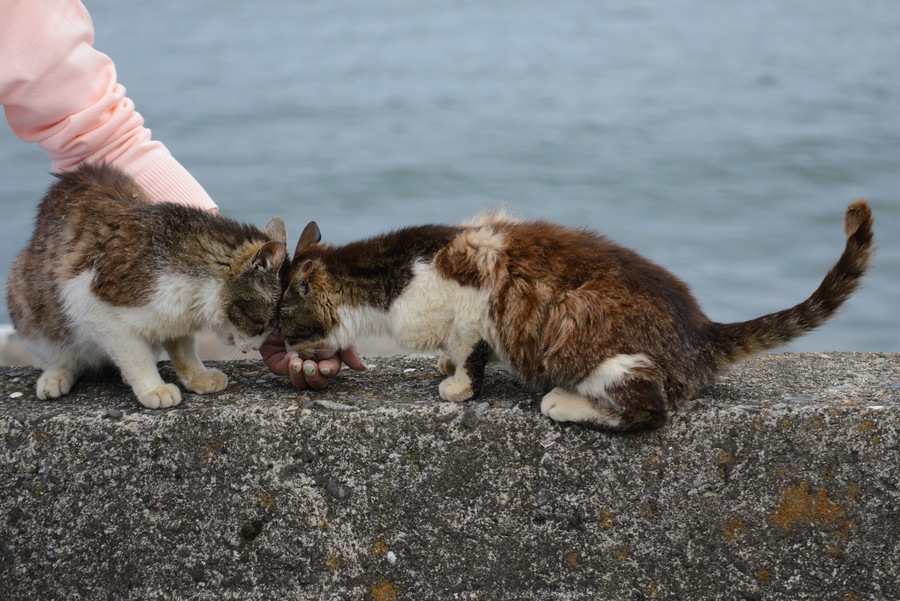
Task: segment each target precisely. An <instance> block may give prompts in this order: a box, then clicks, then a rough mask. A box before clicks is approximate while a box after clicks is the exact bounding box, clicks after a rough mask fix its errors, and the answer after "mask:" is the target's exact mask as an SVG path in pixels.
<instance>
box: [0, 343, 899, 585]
mask: <svg viewBox="0 0 900 601" xmlns="http://www.w3.org/2000/svg"><path fill="white" fill-rule="evenodd" d="M370 362H371V363H373V364H374V366H375V367H374V368H373V369H372V370H371V371H369V372H366V373H352V372H342V373H341V374H340V375H339V376H338V378H336V379H335V381H334V382H333V383H332V385H331V386H330V387H329V389H328V390H327V391H324V392H321V393H313V392H304V391H297V390H294V389H292V388H290V386H289V385H288V384H287V383H286V382H285V381H284V380H283V379H280V378H277V377H275V376H272V375H271V374H269V373H268V372H267V371H266V369H265V367H264V366H263V365H262V364H260V363H257V362H225V363H219V364H218V365H217V366H218V367H219V368H220V369H223V370H224V371H225V372H226V373H228V375H229V378H230V384H229V386H228V388H227V389H226V390H224V391H223V392H221V393H218V394H214V395H206V396H200V395H195V394H185V398H184V401H183V402H182V404H181V405H180V406H179V407H177V408H175V409H171V410H165V411H159V410H155V411H151V410H145V409H142V408H140V407H139V406H138V404H137V402H136V401H135V400H134V399H133V397H132V395H131V393H130V391H129V390H128V388H127V387H125V386H124V385H123V384H122V383H121V382H120V381H118V379H117V378H116V376H115V375H114V374H106V375H100V376H97V377H93V378H90V379H87V380H85V381H83V382H80V383H78V384H77V385H76V387H75V389H74V390H73V393H72V394H71V395H70V396H68V397H66V398H64V399H61V400H57V401H52V402H42V401H38V400H36V399H35V397H34V394H33V386H34V382H35V379H36V376H37V372H36V371H35V370H33V369H30V368H3V369H2V370H0V399H3V400H2V402H0V439H2V441H3V446H2V451H0V599H67V598H84V599H122V600H124V599H142V600H143V599H172V598H178V599H210V600H212V599H215V600H230V599H241V600H244V599H273V598H285V599H315V600H320V599H372V600H385V601H387V600H391V601H396V600H403V599H409V600H417V601H419V600H422V601H428V600H431V599H434V600H442V601H443V600H448V599H473V600H475V599H478V600H499V601H503V600H513V599H528V600H530V599H549V600H569V599H572V600H582V599H583V600H588V599H591V600H593V599H709V598H723V599H767V600H768V599H792V600H793V599H894V598H898V597H900V587H898V585H897V579H896V564H897V557H900V517H898V516H900V492H898V483H900V419H898V418H900V355H897V354H876V353H842V354H807V355H768V356H764V357H761V358H759V359H757V360H754V361H750V362H747V363H745V364H743V365H741V366H739V367H737V368H735V369H734V370H732V371H731V372H730V373H729V374H726V375H725V376H723V377H722V378H720V379H719V380H718V381H717V382H716V384H715V385H713V386H711V387H710V388H709V389H708V390H707V391H705V393H704V394H703V395H702V396H701V398H699V399H697V400H696V401H693V402H691V403H685V404H683V405H682V407H681V410H680V411H679V412H677V413H676V414H674V415H673V416H672V418H671V420H670V422H669V423H668V424H667V425H666V427H665V428H664V429H662V430H660V431H656V432H651V433H647V434H642V435H635V436H622V435H614V434H607V433H601V432H595V431H591V430H586V429H582V428H579V427H566V426H561V425H558V424H554V423H553V422H551V421H550V420H548V419H547V418H545V417H544V416H542V415H541V414H540V411H539V410H538V409H537V408H536V403H537V402H538V401H539V399H540V392H539V391H535V390H532V389H529V388H528V387H525V386H523V385H522V384H520V383H519V382H518V381H517V380H516V379H515V378H514V377H512V376H511V375H510V374H508V373H506V372H504V371H502V370H499V369H491V370H489V372H488V376H487V380H486V385H485V390H484V394H483V396H482V397H481V398H479V399H476V400H474V401H471V402H467V403H461V404H453V403H447V402H442V401H440V400H439V398H438V395H437V385H438V382H439V380H440V376H439V375H438V373H437V370H436V369H435V367H434V359H433V358H429V357H423V356H397V357H391V358H372V359H370ZM163 373H164V377H165V378H166V379H168V380H170V381H174V374H173V373H172V371H171V369H170V368H169V367H168V366H167V365H164V367H163ZM17 393H21V394H17Z"/></svg>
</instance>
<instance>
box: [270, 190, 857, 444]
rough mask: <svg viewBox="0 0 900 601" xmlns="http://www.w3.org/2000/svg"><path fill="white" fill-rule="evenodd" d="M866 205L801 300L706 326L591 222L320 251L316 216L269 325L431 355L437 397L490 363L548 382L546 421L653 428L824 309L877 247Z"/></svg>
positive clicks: (471, 392) (291, 340) (689, 304)
mask: <svg viewBox="0 0 900 601" xmlns="http://www.w3.org/2000/svg"><path fill="white" fill-rule="evenodd" d="M872 224H873V219H872V213H871V210H870V208H869V206H868V205H867V204H866V202H865V201H862V200H859V201H855V202H853V203H852V204H850V205H849V206H848V208H847V211H846V214H845V218H844V231H845V234H846V236H847V239H846V246H845V249H844V251H843V254H842V255H841V257H840V259H839V260H838V262H837V263H836V264H835V266H834V267H832V269H831V270H830V271H829V272H828V274H827V275H826V276H825V279H824V281H823V282H822V283H821V285H820V286H819V288H818V289H817V290H816V291H815V292H814V293H813V294H812V296H810V297H809V298H808V299H807V300H806V301H804V302H802V303H800V304H798V305H796V306H795V307H793V308H791V309H786V310H784V311H779V312H777V313H772V314H770V315H766V316H764V317H760V318H758V319H754V320H751V321H746V322H741V323H730V324H723V323H716V322H714V321H711V320H710V319H708V318H707V317H706V316H705V315H704V314H703V312H702V311H701V309H700V306H699V304H698V303H697V301H696V300H695V299H694V297H693V296H692V294H691V292H690V290H689V289H688V286H687V285H686V284H684V283H683V282H682V281H681V280H679V279H678V278H677V277H675V276H674V275H672V274H671V273H669V272H668V271H667V270H665V269H664V268H662V267H660V266H658V265H656V264H655V263H653V262H651V261H649V260H648V259H645V258H643V257H642V256H640V255H638V254H637V253H635V252H633V251H631V250H629V249H626V248H623V247H621V246H618V245H616V244H615V243H613V242H611V241H609V240H608V239H607V238H605V237H603V236H600V235H598V234H596V233H594V232H592V231H589V230H580V229H571V228H567V227H563V226H560V225H555V224H553V223H548V222H545V221H536V222H523V221H519V220H516V219H512V218H509V217H506V216H505V214H504V213H502V212H499V213H485V214H482V215H480V216H478V217H476V218H475V219H473V220H471V221H470V222H468V223H464V224H462V225H460V226H456V227H454V226H443V225H424V226H418V227H409V228H405V229H400V230H397V231H395V232H392V233H388V234H385V235H382V236H378V237H375V238H371V239H368V240H363V241H358V242H354V243H350V244H347V245H345V246H338V247H332V246H329V245H327V244H322V243H321V234H320V231H319V228H318V226H317V225H316V223H315V222H311V223H310V224H309V225H307V227H306V229H305V230H304V231H303V233H302V235H301V237H300V239H299V241H298V243H297V247H296V251H295V253H294V256H293V259H292V261H291V263H290V267H289V272H288V273H287V275H286V276H285V283H286V289H285V293H284V296H283V298H282V301H281V306H280V308H279V314H278V319H277V325H276V331H277V332H278V333H279V334H280V335H281V337H282V338H284V339H285V341H286V344H287V346H288V348H296V349H301V350H302V349H309V348H313V349H318V350H317V351H316V352H317V353H318V355H319V356H327V355H329V354H330V353H331V352H332V351H331V349H337V348H343V347H345V346H347V345H348V344H350V343H351V342H352V341H353V340H355V339H356V338H357V337H358V336H360V335H368V334H388V335H391V336H393V337H394V338H395V339H396V340H397V341H398V342H399V343H400V344H402V345H404V346H406V347H409V348H412V349H419V350H438V351H441V355H440V358H439V360H438V369H439V370H440V371H441V373H443V374H444V375H446V376H448V377H447V378H446V379H444V380H443V381H442V382H441V383H440V386H439V389H438V390H439V394H440V396H441V398H443V399H446V400H451V401H463V400H466V399H469V398H472V397H473V396H476V395H478V394H479V392H480V390H481V387H482V382H483V378H484V370H485V364H486V362H487V361H488V360H491V359H497V360H499V361H501V362H502V363H505V364H506V365H507V366H509V367H511V368H512V369H513V370H514V371H515V372H517V373H518V374H519V375H520V376H521V377H522V378H523V379H524V380H525V381H526V382H528V383H529V384H531V385H533V386H536V387H538V388H540V389H542V390H544V391H549V392H547V393H546V395H544V396H543V398H542V401H541V411H542V413H543V414H544V415H547V416H548V417H550V418H552V419H553V420H556V421H557V422H575V423H579V424H582V425H585V426H588V427H593V428H597V429H602V430H614V431H640V430H647V429H654V428H659V427H661V426H662V425H664V423H665V422H666V419H667V410H668V409H670V408H671V407H672V406H673V405H674V404H675V403H676V402H677V401H679V400H683V399H688V398H691V397H695V396H696V395H697V394H698V393H699V392H700V391H701V390H702V389H703V388H704V387H705V386H707V385H708V384H710V383H711V382H712V380H713V378H714V377H715V375H716V374H717V373H718V372H720V371H722V370H723V369H725V368H727V367H728V366H729V365H731V364H732V363H734V362H736V361H738V360H740V359H742V358H745V357H748V356H751V355H753V354H756V353H760V352H762V351H764V350H767V349H771V348H774V347H776V346H778V345H782V344H784V343H786V342H788V341H790V340H792V339H794V338H796V337H797V336H799V335H801V334H803V333H805V332H809V331H810V330H812V329H813V328H815V327H817V326H819V325H820V324H821V323H822V322H824V321H825V320H826V319H828V318H829V317H831V316H832V315H833V314H834V313H835V312H836V311H837V309H838V307H840V306H841V304H842V303H843V302H844V301H845V300H847V298H849V297H850V295H851V294H852V293H853V292H854V290H856V288H857V286H858V282H859V279H860V277H861V276H862V275H863V273H864V272H865V271H866V268H867V265H868V262H869V258H870V256H871V255H872V253H873V251H874V245H873V240H872V239H873V234H872Z"/></svg>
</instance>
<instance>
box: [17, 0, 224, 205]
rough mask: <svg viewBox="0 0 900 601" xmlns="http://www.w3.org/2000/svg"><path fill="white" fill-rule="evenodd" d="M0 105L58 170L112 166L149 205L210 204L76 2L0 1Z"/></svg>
mask: <svg viewBox="0 0 900 601" xmlns="http://www.w3.org/2000/svg"><path fill="white" fill-rule="evenodd" d="M0 14H2V15H3V17H2V19H0V104H2V105H3V107H4V111H5V113H6V119H7V122H8V123H9V125H10V128H11V129H12V130H13V132H15V134H16V135H17V136H18V137H19V138H21V139H22V140H24V141H26V142H35V143H37V144H38V145H39V146H40V147H41V148H43V149H44V151H45V152H46V153H47V155H48V156H49V157H50V159H51V162H52V170H53V171H54V172H62V171H66V170H69V169H72V168H74V167H76V166H77V165H79V164H80V163H83V162H91V163H96V162H108V163H112V164H115V165H116V166H118V167H120V168H121V169H123V170H124V171H125V172H126V173H128V174H129V175H131V176H132V177H134V178H135V180H136V181H137V182H138V184H139V185H140V186H141V187H142V188H143V189H144V191H145V192H146V193H147V195H148V196H149V197H150V198H151V199H153V200H156V201H171V202H178V203H180V204H185V205H190V206H196V207H200V208H202V209H206V210H215V209H216V204H215V202H214V201H213V200H212V199H211V198H210V196H209V195H208V194H207V193H206V191H205V190H204V189H203V188H202V187H201V186H200V184H199V183H197V181H196V180H195V179H194V178H193V176H191V175H190V173H188V172H187V170H186V169H185V168H184V167H183V166H182V165H181V164H180V163H179V162H178V161H177V160H175V158H174V157H172V155H171V153H170V152H169V150H168V149H167V148H166V147H165V146H164V145H163V144H162V143H161V142H159V141H156V140H153V139H152V137H151V132H150V130H149V129H147V128H146V127H145V126H144V120H143V118H142V117H141V115H140V114H139V113H137V111H135V107H134V103H133V102H132V101H131V100H130V99H129V98H128V97H126V96H125V88H124V87H123V86H122V85H121V84H119V83H118V82H117V81H116V69H115V66H114V64H113V62H112V60H111V59H110V58H109V57H108V56H106V55H105V54H103V53H101V52H98V51H97V50H96V49H94V47H93V40H94V30H93V24H92V23H91V18H90V15H88V12H87V10H86V9H85V8H84V6H83V5H82V4H81V2H78V1H77V0H42V1H41V2H32V1H21V0H0Z"/></svg>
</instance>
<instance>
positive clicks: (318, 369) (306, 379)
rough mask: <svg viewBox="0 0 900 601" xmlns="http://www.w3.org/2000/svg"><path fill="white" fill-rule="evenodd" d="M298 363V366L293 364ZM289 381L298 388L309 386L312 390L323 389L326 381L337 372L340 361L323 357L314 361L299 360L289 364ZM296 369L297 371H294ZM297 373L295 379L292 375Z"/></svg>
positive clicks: (326, 384)
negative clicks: (321, 359)
mask: <svg viewBox="0 0 900 601" xmlns="http://www.w3.org/2000/svg"><path fill="white" fill-rule="evenodd" d="M298 363H300V367H299V368H295V366H296V365H297V364H298ZM291 367H292V369H291V383H292V384H293V385H294V386H297V387H298V388H311V389H312V390H324V389H325V388H326V387H327V386H328V381H329V380H330V379H331V378H333V377H334V376H335V374H337V372H339V371H340V369H341V362H340V361H339V360H338V359H325V360H324V361H320V362H319V363H316V362H315V361H309V360H307V361H302V362H300V361H299V360H298V361H297V362H295V363H292V364H291ZM294 369H297V372H295V371H294ZM295 373H296V375H297V380H295V379H294V375H295Z"/></svg>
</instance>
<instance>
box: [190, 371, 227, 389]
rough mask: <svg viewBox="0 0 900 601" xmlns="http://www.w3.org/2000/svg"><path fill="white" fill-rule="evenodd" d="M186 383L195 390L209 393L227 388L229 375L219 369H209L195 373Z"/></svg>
mask: <svg viewBox="0 0 900 601" xmlns="http://www.w3.org/2000/svg"><path fill="white" fill-rule="evenodd" d="M184 385H185V386H187V387H188V388H189V389H191V390H193V391H194V392H199V393H200V394H208V393H210V392H219V391H220V390H225V387H226V386H228V377H227V376H226V375H225V374H223V373H222V372H220V371H219V370H218V369H207V370H206V371H203V372H200V373H199V374H196V375H194V377H192V378H191V379H190V380H184Z"/></svg>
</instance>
